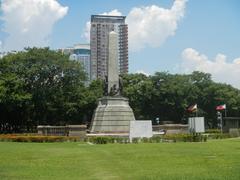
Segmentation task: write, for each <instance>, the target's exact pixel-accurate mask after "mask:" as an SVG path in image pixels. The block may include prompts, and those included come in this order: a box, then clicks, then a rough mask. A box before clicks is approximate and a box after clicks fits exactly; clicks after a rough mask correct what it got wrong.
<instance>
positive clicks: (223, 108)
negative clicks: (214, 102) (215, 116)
mask: <svg viewBox="0 0 240 180" xmlns="http://www.w3.org/2000/svg"><path fill="white" fill-rule="evenodd" d="M225 109H226V104H222V105H219V106H217V107H216V110H217V111H221V110H225Z"/></svg>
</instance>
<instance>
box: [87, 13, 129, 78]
mask: <svg viewBox="0 0 240 180" xmlns="http://www.w3.org/2000/svg"><path fill="white" fill-rule="evenodd" d="M125 19H126V16H105V15H92V16H91V31H90V48H91V79H92V80H93V79H96V78H101V79H104V78H105V76H106V75H107V71H108V69H107V62H108V35H109V32H111V31H115V32H116V33H118V49H119V51H118V59H119V73H120V74H124V73H128V26H127V24H125Z"/></svg>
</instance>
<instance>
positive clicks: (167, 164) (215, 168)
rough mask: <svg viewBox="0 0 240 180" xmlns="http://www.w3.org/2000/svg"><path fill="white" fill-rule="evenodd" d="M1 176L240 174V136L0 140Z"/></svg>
mask: <svg viewBox="0 0 240 180" xmlns="http://www.w3.org/2000/svg"><path fill="white" fill-rule="evenodd" d="M0 179H1V180H4V179H23V180H24V179H31V180H34V179H44V180H49V179H58V180H59V179H71V180H73V179H120V180H125V179H131V180H132V179H193V180H195V179H211V180H213V179H227V180H229V179H237V180H239V179H240V139H228V140H216V141H209V142H206V143H159V144H107V145H89V144H85V143H78V142H76V143H67V142H66V143H14V142H0Z"/></svg>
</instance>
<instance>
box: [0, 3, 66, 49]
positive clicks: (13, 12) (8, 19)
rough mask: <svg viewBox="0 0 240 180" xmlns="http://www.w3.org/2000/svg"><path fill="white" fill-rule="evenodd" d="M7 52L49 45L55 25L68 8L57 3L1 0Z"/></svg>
mask: <svg viewBox="0 0 240 180" xmlns="http://www.w3.org/2000/svg"><path fill="white" fill-rule="evenodd" d="M1 11H2V16H1V19H2V20H3V22H4V24H3V31H4V32H6V33H7V34H8V36H7V38H6V39H5V40H4V49H5V50H13V49H14V50H21V49H23V48H24V47H28V46H30V47H32V46H47V45H48V41H49V36H50V35H51V32H52V28H53V26H54V24H55V23H56V22H57V21H58V20H59V19H61V18H63V17H64V16H65V15H66V14H67V11H68V7H63V6H61V5H60V4H59V3H58V2H57V0H21V1H19V0H2V6H1Z"/></svg>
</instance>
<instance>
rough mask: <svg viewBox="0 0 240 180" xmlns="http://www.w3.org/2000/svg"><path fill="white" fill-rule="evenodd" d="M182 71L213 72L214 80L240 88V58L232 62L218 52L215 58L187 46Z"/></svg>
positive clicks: (183, 55) (183, 53) (183, 56)
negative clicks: (211, 58)
mask: <svg viewBox="0 0 240 180" xmlns="http://www.w3.org/2000/svg"><path fill="white" fill-rule="evenodd" d="M182 59H183V61H182V64H181V71H182V72H184V73H191V72H192V71H202V72H206V73H210V74H212V77H213V80H215V81H217V82H223V83H228V84H231V85H233V86H234V87H237V88H240V58H237V59H234V60H233V61H232V62H229V61H227V56H226V55H224V54H217V55H216V57H215V58H214V59H213V60H210V59H209V58H208V57H207V56H206V55H204V54H200V53H199V52H198V51H197V50H195V49H192V48H187V49H185V50H183V52H182Z"/></svg>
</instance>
